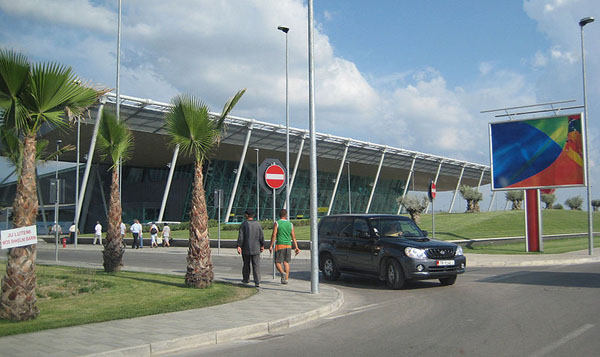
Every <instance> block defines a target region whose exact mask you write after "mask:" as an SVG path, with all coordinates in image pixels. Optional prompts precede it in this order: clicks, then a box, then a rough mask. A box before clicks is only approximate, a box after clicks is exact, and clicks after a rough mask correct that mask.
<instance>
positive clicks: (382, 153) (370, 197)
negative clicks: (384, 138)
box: [365, 150, 385, 213]
mask: <svg viewBox="0 0 600 357" xmlns="http://www.w3.org/2000/svg"><path fill="white" fill-rule="evenodd" d="M384 158H385V150H383V151H382V152H381V159H380V160H379V167H378V168H377V174H376V175H375V181H373V188H372V189H371V195H370V196H369V202H367V209H366V210H365V213H369V210H370V209H371V203H372V202H373V196H374V195H375V189H376V188H377V182H378V181H379V174H380V173H381V167H382V166H383V159H384Z"/></svg>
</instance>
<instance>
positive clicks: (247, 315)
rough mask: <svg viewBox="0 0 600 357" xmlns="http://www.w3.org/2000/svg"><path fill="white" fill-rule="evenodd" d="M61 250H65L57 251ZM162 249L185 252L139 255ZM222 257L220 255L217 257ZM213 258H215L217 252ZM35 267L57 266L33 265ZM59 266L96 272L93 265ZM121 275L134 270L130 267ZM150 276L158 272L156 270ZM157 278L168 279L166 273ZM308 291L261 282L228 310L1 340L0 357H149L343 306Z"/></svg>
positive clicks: (335, 297) (338, 299)
mask: <svg viewBox="0 0 600 357" xmlns="http://www.w3.org/2000/svg"><path fill="white" fill-rule="evenodd" d="M42 244H43V243H42ZM39 249H54V246H53V245H50V244H45V246H44V247H40V248H39ZM60 249H69V248H62V246H61V247H60ZM71 249H73V248H72V247H71ZM77 249H86V250H94V249H95V250H98V251H101V248H100V247H99V246H92V245H80V246H79V247H78V248H77ZM164 249H169V250H175V249H178V250H181V251H182V252H181V253H183V251H184V248H159V249H157V248H154V249H144V253H146V252H152V253H161V252H164V251H165V250H164ZM225 253H226V252H224V251H223V249H221V254H222V255H224V254H225ZM213 254H216V250H215V251H214V253H213ZM227 254H231V255H233V254H236V255H237V252H235V250H234V249H230V250H229V252H227ZM267 254H268V253H267ZM38 263H43V264H55V263H56V262H54V261H53V260H52V261H43V260H38ZM59 264H61V265H74V266H86V267H91V268H101V267H100V266H99V265H97V264H84V263H71V264H69V263H67V262H59ZM125 270H136V269H135V267H132V268H131V269H125ZM137 270H139V269H137ZM143 270H144V271H148V269H143ZM152 270H153V272H157V273H160V272H161V271H160V269H152ZM162 272H163V273H167V274H169V273H172V272H171V271H167V270H165V271H162ZM215 280H216V281H222V282H228V283H234V284H237V283H240V277H239V274H237V275H235V276H234V275H227V274H219V273H217V272H215ZM250 286H252V285H250ZM310 288H311V287H310V281H304V280H296V279H290V280H289V284H287V285H282V284H281V283H280V282H279V281H278V280H275V281H273V280H271V279H269V278H265V279H264V280H263V281H262V282H261V287H260V289H259V291H258V293H257V294H255V295H253V296H251V297H250V298H248V299H245V300H241V301H237V302H234V303H230V304H224V305H219V306H211V307H207V308H203V309H196V310H187V311H179V312H173V313H167V314H161V315H152V316H144V317H138V318H132V319H125V320H115V321H107V322H101V323H94V324H89V325H82V326H73V327H65V328H58V329H53V330H46V331H40V332H34V333H28V334H21V335H15V336H7V337H0V354H1V355H3V356H57V357H58V356H150V355H159V354H161V353H166V352H172V351H177V350H180V349H188V348H195V347H201V346H205V345H212V344H217V343H224V342H228V341H232V340H237V339H247V338H253V337H259V336H264V335H267V334H269V333H276V332H278V331H281V330H283V329H287V328H289V327H292V326H296V325H300V324H302V323H305V322H308V321H311V320H314V319H317V318H319V317H321V316H325V315H327V314H330V313H331V312H333V311H336V310H337V309H338V308H339V307H341V306H342V304H343V302H344V298H343V295H342V293H341V292H340V291H339V290H337V289H335V288H333V287H331V286H328V285H325V284H320V286H319V294H314V295H313V294H310ZM273 301H277V304H274V303H270V302H273ZM259 307H260V308H259Z"/></svg>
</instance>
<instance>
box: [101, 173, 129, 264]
mask: <svg viewBox="0 0 600 357" xmlns="http://www.w3.org/2000/svg"><path fill="white" fill-rule="evenodd" d="M121 213H122V208H121V199H120V197H119V170H118V167H117V166H116V165H115V167H113V172H112V182H111V184H110V202H109V205H108V229H107V231H106V245H105V246H104V251H103V252H102V255H103V256H104V271H106V272H107V273H111V272H116V271H119V270H120V269H121V267H122V266H123V264H122V261H123V253H124V252H125V250H124V249H123V245H122V244H121V243H122V240H123V238H122V237H121Z"/></svg>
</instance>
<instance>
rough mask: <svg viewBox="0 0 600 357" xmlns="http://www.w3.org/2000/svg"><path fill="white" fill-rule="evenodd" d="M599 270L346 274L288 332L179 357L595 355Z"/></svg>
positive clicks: (596, 266) (591, 267) (599, 320)
mask: <svg viewBox="0 0 600 357" xmlns="http://www.w3.org/2000/svg"><path fill="white" fill-rule="evenodd" d="M599 268H600V265H599V264H586V265H578V266H572V267H555V268H539V267H538V268H526V269H523V268H522V269H516V268H476V269H470V270H469V272H468V273H466V274H464V275H463V276H461V277H460V278H459V280H458V281H457V283H456V285H454V286H450V287H441V286H439V284H438V283H436V282H433V281H431V282H419V283H416V284H413V285H412V286H411V287H410V288H408V289H406V290H401V291H390V290H387V289H385V288H384V287H383V286H382V285H381V284H378V283H377V282H374V281H372V280H369V279H365V278H361V277H352V276H345V277H343V279H342V281H341V282H340V283H338V284H336V287H337V288H339V289H340V290H342V291H343V293H344V300H345V302H344V306H343V307H342V308H341V309H340V310H338V311H337V312H336V313H334V314H333V315H332V316H329V317H325V318H323V319H320V320H317V321H315V322H311V323H308V324H306V325H302V326H301V327H299V328H295V329H290V330H286V331H285V333H284V334H277V335H271V336H267V337H263V338H259V339H253V340H245V341H238V342H232V343H229V344H225V345H218V346H211V347H208V348H204V349H201V350H195V351H185V352H180V353H177V354H173V355H172V356H196V355H199V354H202V355H206V356H242V355H243V356H275V355H288V356H307V355H338V356H340V355H346V356H364V355H371V356H384V355H409V356H460V355H467V356H490V355H502V356H566V355H573V356H592V355H597V354H598V352H597V350H598V346H599V343H598V337H597V336H598V334H599V333H600V328H599V327H600V305H599V304H598V298H599V297H600V293H599V291H600V290H599V288H600V274H599V273H598V271H599Z"/></svg>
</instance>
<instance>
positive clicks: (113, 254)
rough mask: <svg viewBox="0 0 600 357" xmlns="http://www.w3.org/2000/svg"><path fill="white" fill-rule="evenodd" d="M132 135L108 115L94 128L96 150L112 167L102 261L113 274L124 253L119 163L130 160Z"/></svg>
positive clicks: (119, 264)
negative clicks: (95, 129)
mask: <svg viewBox="0 0 600 357" xmlns="http://www.w3.org/2000/svg"><path fill="white" fill-rule="evenodd" d="M132 144H133V135H132V134H131V131H129V129H128V128H127V124H125V122H123V121H121V122H120V121H117V118H116V117H115V116H114V115H113V114H112V113H109V112H108V111H106V110H104V111H103V112H102V120H101V121H100V127H99V128H98V149H100V151H101V152H103V155H102V158H103V159H104V158H106V156H110V159H111V161H112V163H113V165H112V166H111V168H112V182H111V184H110V201H109V205H108V230H107V231H106V245H105V246H104V251H103V252H102V255H103V257H104V271H106V272H109V273H110V272H116V271H119V270H120V269H121V267H122V266H123V264H122V263H121V262H122V260H123V253H124V251H125V250H124V249H123V246H122V240H123V238H122V237H121V229H120V226H121V217H122V212H123V210H122V207H121V198H120V197H119V165H118V164H119V162H121V163H122V162H123V161H126V160H128V159H129V158H130V156H131V148H132Z"/></svg>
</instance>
